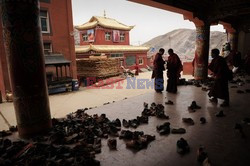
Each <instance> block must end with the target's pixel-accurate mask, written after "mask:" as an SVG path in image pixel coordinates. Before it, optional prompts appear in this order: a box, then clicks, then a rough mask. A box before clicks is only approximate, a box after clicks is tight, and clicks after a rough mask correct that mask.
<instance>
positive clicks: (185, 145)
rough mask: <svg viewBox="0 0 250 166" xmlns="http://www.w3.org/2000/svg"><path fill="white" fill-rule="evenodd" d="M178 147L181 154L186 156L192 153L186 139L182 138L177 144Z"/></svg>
mask: <svg viewBox="0 0 250 166" xmlns="http://www.w3.org/2000/svg"><path fill="white" fill-rule="evenodd" d="M176 146H177V152H178V153H179V154H182V155H183V154H186V153H188V152H189V151H190V148H189V145H188V143H187V141H186V140H185V139H184V138H180V139H179V140H178V141H177V143H176Z"/></svg>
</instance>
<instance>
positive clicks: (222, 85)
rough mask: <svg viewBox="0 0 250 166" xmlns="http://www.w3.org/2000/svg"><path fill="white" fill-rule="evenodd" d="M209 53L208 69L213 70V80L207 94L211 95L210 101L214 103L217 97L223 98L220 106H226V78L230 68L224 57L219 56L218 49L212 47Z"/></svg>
mask: <svg viewBox="0 0 250 166" xmlns="http://www.w3.org/2000/svg"><path fill="white" fill-rule="evenodd" d="M211 54H212V55H211V56H212V58H213V60H212V62H211V63H210V64H209V66H208V69H209V70H211V71H212V72H213V77H214V79H215V80H214V84H213V86H212V88H211V90H210V92H209V93H208V96H209V97H212V98H211V99H210V101H211V102H214V103H217V102H218V98H219V99H223V100H224V102H223V103H222V104H221V105H220V106H221V107H226V106H229V91H228V80H229V74H230V70H229V68H228V65H227V62H226V60H225V58H223V57H221V56H219V54H220V51H219V50H218V49H212V51H211Z"/></svg>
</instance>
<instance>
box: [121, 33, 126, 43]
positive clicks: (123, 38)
mask: <svg viewBox="0 0 250 166" xmlns="http://www.w3.org/2000/svg"><path fill="white" fill-rule="evenodd" d="M124 41H125V33H124V32H121V33H120V42H124Z"/></svg>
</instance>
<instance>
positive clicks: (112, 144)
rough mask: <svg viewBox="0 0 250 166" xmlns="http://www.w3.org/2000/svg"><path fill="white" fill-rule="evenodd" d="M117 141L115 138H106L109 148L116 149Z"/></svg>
mask: <svg viewBox="0 0 250 166" xmlns="http://www.w3.org/2000/svg"><path fill="white" fill-rule="evenodd" d="M116 146H117V141H116V139H108V147H109V149H110V150H116Z"/></svg>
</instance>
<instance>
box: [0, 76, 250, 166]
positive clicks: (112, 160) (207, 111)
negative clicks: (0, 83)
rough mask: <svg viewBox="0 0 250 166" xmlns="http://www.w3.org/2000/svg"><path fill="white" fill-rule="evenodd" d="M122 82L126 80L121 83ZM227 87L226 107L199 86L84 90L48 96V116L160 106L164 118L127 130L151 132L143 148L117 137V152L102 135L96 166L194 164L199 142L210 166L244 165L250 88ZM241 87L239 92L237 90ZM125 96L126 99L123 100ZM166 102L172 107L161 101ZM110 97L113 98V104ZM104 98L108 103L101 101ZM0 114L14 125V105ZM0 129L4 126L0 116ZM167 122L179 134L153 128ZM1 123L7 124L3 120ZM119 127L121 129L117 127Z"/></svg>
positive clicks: (112, 115) (127, 112)
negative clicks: (183, 143) (182, 143)
mask: <svg viewBox="0 0 250 166" xmlns="http://www.w3.org/2000/svg"><path fill="white" fill-rule="evenodd" d="M137 78H150V73H149V72H148V73H143V74H141V75H140V76H139V77H137ZM124 84H125V85H126V81H125V82H124ZM229 86H230V87H231V86H237V87H236V88H230V98H231V103H230V107H228V108H221V107H220V106H219V104H220V103H221V101H219V103H218V104H217V105H214V104H212V103H210V102H209V100H208V96H207V92H206V91H202V90H201V87H195V86H179V87H178V93H177V94H169V93H167V92H165V91H164V92H163V93H160V94H159V93H155V92H154V90H152V89H146V90H145V89H133V90H132V89H86V88H81V89H80V91H77V92H71V93H64V94H58V95H51V96H50V103H51V113H52V116H53V117H62V116H65V115H66V114H67V113H69V112H74V111H75V110H76V109H78V108H85V107H97V108H93V109H90V110H88V111H87V113H88V114H96V113H97V114H101V113H105V114H106V115H107V117H108V118H109V119H111V120H114V119H116V118H119V119H120V120H122V119H126V120H129V119H133V118H136V116H139V115H141V112H142V111H143V103H144V102H147V103H149V104H151V103H152V102H155V103H157V104H163V105H164V106H165V113H166V114H167V115H168V116H169V117H170V119H169V120H160V119H157V118H156V117H150V118H149V123H148V124H145V125H140V126H139V127H138V128H137V129H133V128H130V130H132V131H135V130H138V131H144V133H145V134H151V135H155V136H156V140H155V141H153V142H151V143H150V144H149V146H148V148H147V149H144V150H141V151H139V152H133V151H131V150H128V149H127V148H126V145H125V143H124V141H123V140H120V139H119V138H117V141H118V143H117V150H116V151H110V150H109V148H108V146H107V140H106V139H102V145H103V146H102V152H101V153H100V154H98V155H97V156H96V159H98V160H100V161H101V165H102V166H117V165H119V166H135V165H144V166H166V165H169V166H184V165H185V166H196V165H199V163H198V162H197V160H196V154H197V149H198V148H199V146H200V145H203V146H205V148H206V151H207V152H208V156H209V159H210V161H211V164H212V165H213V166H249V165H250V160H249V158H250V153H249V151H250V142H249V141H250V125H247V124H243V123H242V120H243V119H244V118H246V117H250V111H249V106H250V105H249V97H250V93H246V92H245V90H246V89H249V88H250V84H249V83H245V84H243V85H242V86H238V85H237V84H236V85H235V84H234V85H232V84H230V85H229ZM238 90H242V91H243V92H245V93H237V91H238ZM125 97H126V99H125ZM168 100H171V101H173V102H174V105H165V104H164V103H165V102H166V101H168ZM193 100H195V101H196V102H197V104H198V105H200V106H201V109H199V110H196V112H190V111H188V106H189V105H190V104H191V102H192V101H193ZM113 101H115V102H114V103H113ZM107 102H110V104H105V105H103V103H107ZM0 109H1V112H2V114H3V115H4V117H5V118H6V119H7V120H8V122H9V123H10V124H11V125H15V116H14V111H13V110H14V109H13V106H12V104H11V103H4V104H0ZM221 110H223V111H224V113H225V115H226V116H225V117H216V116H215V114H216V113H217V112H218V111H221ZM200 117H205V118H206V120H207V123H206V124H200V122H199V119H200ZM182 118H192V119H193V120H194V123H195V124H194V125H188V124H185V123H183V122H182ZM0 122H1V128H4V127H3V125H2V124H5V122H4V120H3V119H2V117H0ZM164 122H170V124H171V125H170V127H171V128H179V127H183V128H185V129H186V131H187V133H185V134H169V135H166V136H161V135H159V133H158V132H157V131H156V126H157V125H160V124H163V123H164ZM235 123H240V124H241V125H242V127H243V131H244V133H245V135H246V137H245V138H242V137H241V134H240V132H239V131H238V130H235V129H234V127H235ZM5 127H7V125H6V124H5ZM123 129H124V128H123ZM181 137H183V138H184V139H186V140H187V141H188V144H189V145H190V153H188V154H186V155H179V154H178V153H177V152H176V141H177V140H179V139H180V138H181Z"/></svg>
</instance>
